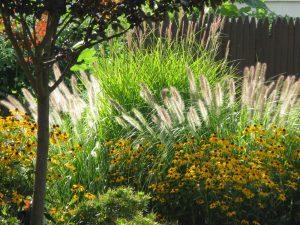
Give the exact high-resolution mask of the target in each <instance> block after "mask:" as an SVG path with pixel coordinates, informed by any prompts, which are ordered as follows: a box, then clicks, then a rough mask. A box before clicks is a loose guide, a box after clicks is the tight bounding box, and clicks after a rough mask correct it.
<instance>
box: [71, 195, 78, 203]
mask: <svg viewBox="0 0 300 225" xmlns="http://www.w3.org/2000/svg"><path fill="white" fill-rule="evenodd" d="M78 199H79V197H78V195H76V194H75V195H73V197H72V201H73V202H77V201H78Z"/></svg>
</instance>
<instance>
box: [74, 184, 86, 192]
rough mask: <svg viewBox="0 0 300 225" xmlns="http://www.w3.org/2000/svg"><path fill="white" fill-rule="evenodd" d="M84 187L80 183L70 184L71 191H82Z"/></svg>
mask: <svg viewBox="0 0 300 225" xmlns="http://www.w3.org/2000/svg"><path fill="white" fill-rule="evenodd" d="M84 190H85V188H84V187H83V186H82V185H81V184H74V185H73V186H72V192H83V191H84Z"/></svg>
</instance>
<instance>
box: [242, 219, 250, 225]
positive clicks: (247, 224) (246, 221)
mask: <svg viewBox="0 0 300 225" xmlns="http://www.w3.org/2000/svg"><path fill="white" fill-rule="evenodd" d="M241 225H249V221H248V220H242V221H241Z"/></svg>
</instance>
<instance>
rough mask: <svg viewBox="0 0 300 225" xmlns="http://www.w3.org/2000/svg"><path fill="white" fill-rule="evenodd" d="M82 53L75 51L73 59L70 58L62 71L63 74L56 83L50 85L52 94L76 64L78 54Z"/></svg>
mask: <svg viewBox="0 0 300 225" xmlns="http://www.w3.org/2000/svg"><path fill="white" fill-rule="evenodd" d="M79 54H80V53H74V55H73V56H72V57H71V60H69V63H68V65H67V66H66V68H65V69H64V71H63V72H62V73H61V76H60V77H59V78H58V79H57V80H56V81H55V82H54V84H53V85H52V86H51V87H49V93H50V94H51V93H52V92H53V91H54V90H55V89H56V88H57V87H58V86H59V85H60V84H61V82H62V81H63V80H64V79H65V77H66V75H67V74H68V72H69V71H70V69H71V67H72V66H73V65H74V64H75V62H76V60H77V58H78V56H79Z"/></svg>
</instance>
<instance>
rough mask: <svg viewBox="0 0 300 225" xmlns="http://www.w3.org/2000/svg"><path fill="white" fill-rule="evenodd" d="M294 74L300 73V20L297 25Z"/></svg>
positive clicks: (299, 19)
mask: <svg viewBox="0 0 300 225" xmlns="http://www.w3.org/2000/svg"><path fill="white" fill-rule="evenodd" d="M294 72H295V73H298V75H299V72H300V18H298V19H297V20H296V23H295V45H294Z"/></svg>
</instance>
